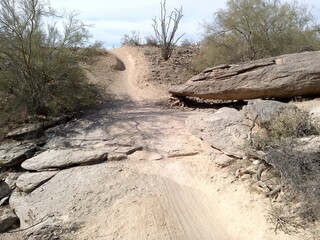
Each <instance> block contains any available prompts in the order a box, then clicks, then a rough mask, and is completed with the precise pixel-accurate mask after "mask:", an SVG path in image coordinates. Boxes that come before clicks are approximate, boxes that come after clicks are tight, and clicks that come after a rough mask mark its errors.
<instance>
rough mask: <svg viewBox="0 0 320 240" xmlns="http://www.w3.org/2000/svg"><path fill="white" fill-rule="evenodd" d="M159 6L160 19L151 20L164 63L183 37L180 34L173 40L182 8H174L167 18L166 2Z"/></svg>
mask: <svg viewBox="0 0 320 240" xmlns="http://www.w3.org/2000/svg"><path fill="white" fill-rule="evenodd" d="M160 5H161V14H160V18H159V19H157V18H156V17H155V18H154V19H153V24H152V26H153V29H154V32H155V35H156V38H157V39H158V42H159V43H160V47H161V56H162V58H163V59H164V60H165V61H166V60H168V59H169V58H170V57H171V55H172V52H173V49H174V46H175V45H176V43H177V42H178V41H179V40H180V38H181V37H182V36H183V35H184V34H182V35H181V36H180V37H178V38H177V39H176V40H175V39H174V38H175V34H176V32H177V30H178V26H179V23H180V20H181V18H182V17H183V15H182V6H181V7H180V9H176V8H175V9H174V11H172V12H171V13H170V15H169V16H167V10H166V0H164V1H163V2H161V3H160ZM172 24H173V26H172ZM171 26H172V29H171Z"/></svg>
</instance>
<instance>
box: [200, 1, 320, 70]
mask: <svg viewBox="0 0 320 240" xmlns="http://www.w3.org/2000/svg"><path fill="white" fill-rule="evenodd" d="M203 28H204V30H205V37H204V39H203V49H202V54H201V57H200V58H199V60H198V62H197V66H196V69H197V70H198V71H202V70H204V69H205V68H207V67H211V66H214V65H218V64H225V63H237V62H244V61H248V60H256V59H260V58H264V57H271V56H277V55H281V54H288V53H296V52H302V51H313V50H318V49H320V45H319V32H318V30H317V25H316V23H315V18H314V16H313V15H312V14H311V13H310V9H309V8H308V7H307V6H305V5H300V4H298V3H297V2H283V1H281V0H271V1H269V0H228V1H227V3H226V8H225V9H221V10H219V11H217V12H215V14H214V19H213V20H212V21H211V22H208V21H205V22H204V24H203Z"/></svg>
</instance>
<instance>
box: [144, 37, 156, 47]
mask: <svg viewBox="0 0 320 240" xmlns="http://www.w3.org/2000/svg"><path fill="white" fill-rule="evenodd" d="M145 41H146V45H147V46H153V47H157V46H159V42H158V39H157V38H156V37H154V36H152V35H150V36H146V37H145Z"/></svg>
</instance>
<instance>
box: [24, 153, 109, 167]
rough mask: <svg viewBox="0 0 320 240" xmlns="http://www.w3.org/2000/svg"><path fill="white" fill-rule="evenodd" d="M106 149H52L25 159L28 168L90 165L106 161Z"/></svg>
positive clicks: (25, 165)
mask: <svg viewBox="0 0 320 240" xmlns="http://www.w3.org/2000/svg"><path fill="white" fill-rule="evenodd" d="M107 158H108V152H107V151H105V150H83V149H50V150H47V151H45V152H42V153H40V154H39V155H36V156H34V157H33V158H30V159H28V160H26V161H24V162H23V163H22V164H21V166H22V167H23V168H24V169H26V170H31V171H40V170H44V169H64V168H68V167H73V166H81V165H90V164H96V163H100V162H103V161H106V160H107Z"/></svg>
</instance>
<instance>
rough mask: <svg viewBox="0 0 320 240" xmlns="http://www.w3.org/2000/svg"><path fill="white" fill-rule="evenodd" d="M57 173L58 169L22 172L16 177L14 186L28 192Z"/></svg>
mask: <svg viewBox="0 0 320 240" xmlns="http://www.w3.org/2000/svg"><path fill="white" fill-rule="evenodd" d="M57 173H58V171H49V172H35V173H24V174H22V175H21V176H20V177H19V178H18V179H17V182H16V186H17V188H18V189H19V190H21V191H23V192H25V193H30V192H32V191H33V190H34V189H36V188H37V187H39V186H41V185H42V184H43V183H45V182H47V181H48V180H50V179H51V178H53V177H54V176H55V175H56V174H57Z"/></svg>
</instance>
